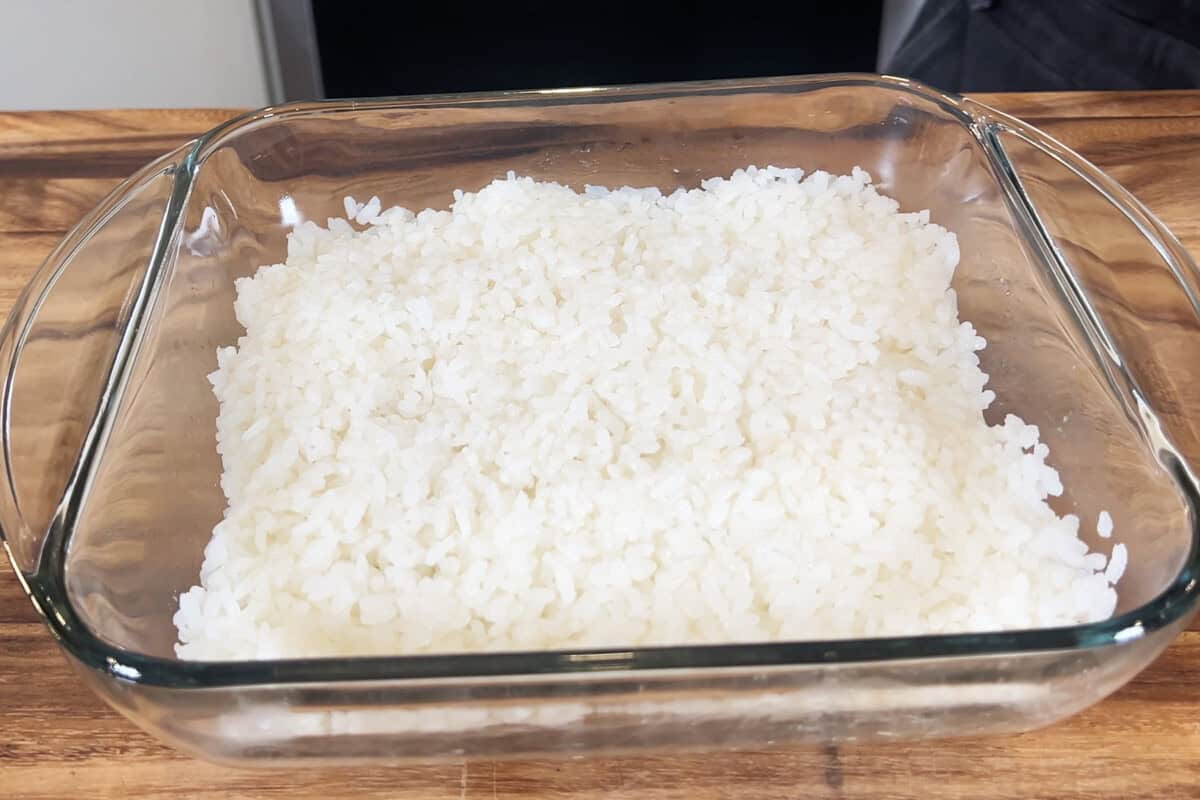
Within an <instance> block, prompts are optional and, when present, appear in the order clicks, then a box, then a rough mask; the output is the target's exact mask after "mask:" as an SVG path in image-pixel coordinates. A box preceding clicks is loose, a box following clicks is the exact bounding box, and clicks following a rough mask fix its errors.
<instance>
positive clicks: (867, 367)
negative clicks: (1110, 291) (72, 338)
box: [175, 167, 1126, 659]
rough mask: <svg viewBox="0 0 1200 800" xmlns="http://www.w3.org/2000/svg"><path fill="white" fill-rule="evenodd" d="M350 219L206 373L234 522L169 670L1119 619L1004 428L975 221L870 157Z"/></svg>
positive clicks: (352, 214) (270, 292) (524, 181)
mask: <svg viewBox="0 0 1200 800" xmlns="http://www.w3.org/2000/svg"><path fill="white" fill-rule="evenodd" d="M346 216H347V218H348V219H350V220H354V221H355V223H357V225H355V224H351V222H350V221H347V219H331V220H329V222H328V224H327V226H326V227H325V228H320V227H317V226H316V225H313V224H311V223H306V224H304V225H302V226H300V227H299V228H297V229H296V230H295V232H294V233H293V234H292V235H291V237H290V239H289V245H288V257H287V261H286V263H283V264H276V265H272V266H265V267H263V268H261V269H260V270H259V271H258V273H257V274H256V275H255V276H254V277H252V278H246V279H242V280H240V281H238V284H237V304H236V311H237V316H238V319H239V320H240V321H241V323H242V324H243V325H244V326H245V328H246V334H245V336H243V337H242V338H241V339H239V341H238V343H237V346H236V347H229V348H224V349H222V350H220V351H219V352H218V354H217V356H218V358H217V361H218V369H217V371H216V372H214V373H213V374H212V376H211V381H212V385H213V389H214V391H215V393H216V396H217V398H218V399H219V401H220V415H219V418H218V420H217V447H218V450H219V452H220V454H221V458H222V461H223V465H224V473H223V475H222V478H221V486H222V488H223V490H224V492H225V494H226V496H227V498H228V503H229V504H228V509H227V511H226V513H225V517H224V519H223V520H222V521H221V522H220V523H219V524H218V525H217V526H216V528H215V529H214V531H213V538H212V542H211V543H210V544H209V546H208V548H207V550H206V551H205V559H204V565H203V567H202V569H201V574H200V585H199V586H196V587H194V588H192V589H191V590H190V591H188V592H186V593H185V594H183V595H182V596H181V597H180V600H179V611H178V613H177V614H176V616H175V623H176V625H177V626H178V629H179V641H180V644H179V646H178V653H179V655H180V656H181V657H183V658H190V659H251V658H278V657H294V656H332V655H343V654H368V653H375V654H384V653H421V652H447V651H465V650H510V649H531V648H555V647H589V646H633V645H644V644H674V643H685V642H734V641H738V642H746V641H759V640H771V639H824V638H839V637H859V636H885V635H904V634H917V633H933V632H951V631H981V630H998V629H1015V628H1031V627H1043V626H1054V625H1065V624H1072V623H1081V622H1089V621H1094V620H1099V619H1102V618H1105V617H1107V616H1109V615H1111V613H1112V612H1113V609H1114V606H1115V604H1116V592H1115V590H1114V589H1113V587H1112V584H1113V583H1115V582H1116V580H1117V579H1118V578H1119V577H1120V573H1121V572H1122V571H1123V569H1124V566H1125V562H1126V552H1125V548H1124V547H1123V546H1122V545H1117V546H1116V547H1115V548H1114V549H1113V558H1112V564H1108V565H1107V571H1106V562H1107V559H1106V558H1105V557H1104V555H1102V554H1099V553H1089V552H1088V547H1087V545H1086V544H1084V542H1083V541H1081V540H1080V538H1079V536H1078V533H1079V520H1078V518H1077V517H1075V516H1074V515H1067V516H1063V517H1060V516H1058V515H1056V514H1055V513H1054V511H1053V510H1051V508H1050V507H1049V505H1047V503H1046V498H1047V496H1050V495H1058V494H1059V493H1061V491H1062V484H1061V483H1060V481H1059V477H1058V474H1057V473H1056V471H1055V470H1054V469H1053V468H1051V467H1050V466H1048V465H1047V464H1046V458H1047V456H1048V454H1049V450H1048V448H1047V446H1046V445H1045V444H1041V443H1039V440H1038V436H1039V434H1038V429H1037V428H1036V427H1033V426H1030V425H1026V424H1024V423H1023V422H1022V421H1021V420H1020V419H1018V418H1017V417H1014V416H1009V417H1007V418H1006V419H1005V421H1004V423H1003V424H1001V425H996V426H993V427H989V426H988V425H987V424H986V423H985V421H984V418H983V413H982V412H983V409H984V408H986V407H987V406H988V404H989V403H990V402H991V401H992V399H993V394H992V392H990V391H988V390H985V388H984V386H985V384H986V381H987V376H986V375H985V374H984V373H983V372H982V371H981V370H980V368H979V361H978V358H977V356H976V352H977V351H979V350H980V349H982V348H983V347H984V344H985V342H984V340H983V339H982V338H981V337H979V336H978V335H977V334H976V332H975V330H974V329H973V328H972V326H971V325H970V324H969V323H965V322H960V321H959V319H958V312H957V305H956V299H955V294H954V292H953V291H952V290H951V289H950V288H949V286H950V279H951V276H952V275H953V272H954V268H955V266H956V264H957V262H958V245H957V242H956V240H955V237H954V235H953V234H951V233H949V232H948V231H946V230H945V229H943V228H940V227H938V226H937V225H934V224H931V223H930V222H929V221H928V214H927V213H926V212H921V213H909V214H902V213H900V212H899V210H898V206H897V204H896V203H895V202H894V201H893V200H891V199H889V198H887V197H884V196H881V195H880V194H878V193H877V192H876V191H875V189H874V188H873V187H872V186H871V185H870V179H869V177H868V176H867V175H866V174H865V173H864V172H862V171H860V170H855V171H854V173H853V175H850V176H843V177H834V176H831V175H828V174H826V173H822V172H817V173H814V174H812V175H810V176H808V177H807V178H804V179H802V175H801V172H800V171H799V170H788V169H776V168H767V169H761V170H760V169H755V168H753V167H751V168H748V169H746V170H738V171H737V172H735V173H734V174H733V175H732V177H730V178H728V179H721V178H714V179H711V180H708V181H705V182H704V183H703V184H702V187H701V188H699V189H695V190H691V191H682V190H680V191H676V192H675V193H673V194H670V195H667V196H664V195H663V194H661V193H660V192H659V191H658V190H656V189H630V188H625V189H620V190H618V191H611V192H610V191H608V190H606V189H602V188H596V187H589V188H588V189H587V190H586V191H585V192H584V193H583V194H579V193H576V192H574V191H572V190H571V189H569V188H566V187H563V186H559V185H557V184H552V183H538V182H535V181H533V180H531V179H528V178H516V177H514V176H512V175H510V176H509V177H508V179H506V180H499V181H496V182H494V183H492V184H491V185H489V186H487V187H486V188H484V189H483V190H481V191H479V192H478V193H464V192H455V193H454V203H453V205H452V208H451V210H450V211H433V210H425V211H422V212H421V213H419V214H416V215H414V214H412V213H410V212H409V211H406V210H404V209H399V208H393V209H389V210H382V209H381V206H380V203H379V201H378V199H377V198H372V199H371V201H370V202H368V203H366V204H362V203H358V202H355V201H354V200H353V199H352V198H347V201H346ZM361 225H368V226H369V227H367V228H366V229H365V230H360V229H359V228H358V227H357V226H361ZM1108 525H1111V519H1109V520H1108V523H1105V522H1104V521H1103V519H1102V521H1101V523H1100V526H1101V527H1102V528H1103V527H1107V526H1108ZM1110 533H1111V531H1110Z"/></svg>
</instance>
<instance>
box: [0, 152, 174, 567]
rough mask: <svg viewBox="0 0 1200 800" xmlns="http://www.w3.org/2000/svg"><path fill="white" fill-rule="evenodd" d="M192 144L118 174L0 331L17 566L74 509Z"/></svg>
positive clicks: (1, 503)
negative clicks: (70, 500) (71, 496)
mask: <svg viewBox="0 0 1200 800" xmlns="http://www.w3.org/2000/svg"><path fill="white" fill-rule="evenodd" d="M190 148H191V144H190V143H189V144H187V145H184V146H183V147H180V148H179V149H177V150H175V151H173V152H171V153H169V154H167V155H165V156H163V157H162V158H159V159H158V160H156V161H154V162H152V163H151V164H149V165H147V166H146V167H143V168H142V169H141V170H139V171H138V172H137V173H135V174H134V175H133V176H132V177H130V178H129V179H127V180H126V181H124V182H123V183H121V184H120V185H119V186H117V188H116V189H114V190H113V191H112V192H111V193H110V194H109V195H108V196H107V197H106V198H105V199H104V200H103V201H101V203H100V204H99V205H98V206H97V207H96V208H95V209H94V210H93V211H92V212H91V213H89V214H88V215H87V216H86V217H85V218H84V219H83V220H81V221H80V222H79V223H78V224H77V225H76V226H75V227H74V228H73V229H72V230H71V231H70V232H69V233H68V234H67V235H66V236H65V237H64V238H63V240H62V241H61V242H60V243H59V244H58V246H57V247H56V248H55V249H54V250H53V251H52V252H51V253H50V255H49V256H47V258H46V260H45V261H44V262H43V263H42V266H41V267H40V269H39V270H38V272H37V273H36V275H35V276H34V278H33V280H32V281H31V282H30V284H29V285H28V286H27V287H26V288H25V289H24V291H23V292H22V293H21V295H20V296H19V297H18V298H17V301H16V303H15V305H14V306H13V309H12V311H11V312H10V313H9V316H8V319H7V321H6V322H5V324H4V327H3V330H2V331H0V367H2V368H3V370H4V385H3V393H2V395H0V459H2V460H3V467H4V470H3V474H2V475H0V537H2V538H3V541H4V546H5V549H6V550H7V551H8V554H9V558H10V560H11V561H12V563H13V566H14V568H15V569H16V570H17V572H18V574H21V573H24V574H26V575H30V574H33V573H35V572H36V571H37V570H38V565H39V561H40V558H41V552H42V550H43V543H44V542H45V540H46V538H47V534H48V532H49V531H50V529H51V527H52V523H53V521H54V520H55V518H56V517H57V516H58V515H59V514H60V513H61V512H63V511H64V510H65V506H66V505H67V503H66V502H65V501H66V499H67V495H68V492H67V491H66V490H67V488H68V487H69V486H72V485H73V484H74V483H75V482H76V480H77V477H78V475H79V474H81V473H80V471H79V465H80V462H81V460H82V459H81V456H83V455H84V454H85V452H86V451H88V450H92V449H94V448H93V447H92V446H91V445H92V444H94V441H91V440H94V439H96V438H97V437H100V436H102V433H103V432H102V428H103V426H102V425H98V424H97V423H98V421H100V420H101V419H102V417H103V415H104V413H105V410H106V408H107V407H108V406H109V405H111V404H112V402H113V399H114V391H113V389H114V387H115V386H116V384H117V382H118V379H119V374H118V373H119V372H120V370H115V369H114V367H116V366H118V365H119V364H120V363H122V362H125V361H126V359H124V353H123V351H124V350H127V349H128V348H129V347H130V346H131V342H132V339H133V337H132V336H130V335H128V334H129V333H130V330H129V327H130V320H131V319H132V318H133V312H134V309H135V308H137V306H138V304H139V303H142V304H144V303H146V302H147V301H148V299H149V293H150V291H151V290H152V289H153V286H152V284H153V283H154V281H152V280H148V275H149V270H148V266H149V265H150V264H151V262H152V260H155V261H156V262H160V261H162V259H161V258H160V256H161V254H162V252H161V251H162V248H164V247H166V246H167V242H166V240H167V239H168V238H169V233H170V232H169V231H166V230H164V221H165V220H167V219H169V218H170V216H169V215H168V214H167V211H168V210H169V208H170V206H171V205H172V204H173V203H178V202H179V201H180V199H181V198H177V197H175V196H174V195H175V193H176V186H177V182H176V180H175V175H176V172H177V171H178V167H179V165H180V164H182V163H183V161H184V158H185V155H186V153H187V152H188V151H189V149H190Z"/></svg>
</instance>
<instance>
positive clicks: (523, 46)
mask: <svg viewBox="0 0 1200 800" xmlns="http://www.w3.org/2000/svg"><path fill="white" fill-rule="evenodd" d="M881 5H882V2H881V0H874V2H856V1H854V0H847V2H844V3H826V2H820V3H816V2H806V1H805V0H793V2H790V3H788V2H784V3H782V4H780V5H779V6H778V7H776V8H773V9H772V10H771V12H770V13H763V14H754V13H743V10H744V9H745V6H742V5H739V4H738V3H736V2H725V3H715V2H663V3H652V2H647V3H645V4H644V5H642V6H632V5H619V4H607V5H606V4H570V3H561V2H560V3H540V4H505V3H495V4H493V5H490V6H486V7H484V8H482V9H480V8H468V7H467V6H466V5H465V4H459V3H443V4H440V5H439V4H436V3H433V4H431V3H428V2H422V3H408V2H404V3H383V2H375V3H370V2H364V3H351V2H336V0H313V15H314V18H315V21H316V27H317V43H318V48H319V50H320V59H321V69H322V73H323V77H324V81H325V94H326V95H327V96H329V97H367V96H378V95H403V94H431V93H439V92H463V91H495V90H504V89H542V88H553V87H563V86H596V85H612V84H625V83H646V82H653V81H675V80H696V79H704V78H737V77H759V76H766V75H794V74H803V73H816V72H843V71H852V72H874V71H875V58H876V51H877V48H878V41H879V23H880V13H881Z"/></svg>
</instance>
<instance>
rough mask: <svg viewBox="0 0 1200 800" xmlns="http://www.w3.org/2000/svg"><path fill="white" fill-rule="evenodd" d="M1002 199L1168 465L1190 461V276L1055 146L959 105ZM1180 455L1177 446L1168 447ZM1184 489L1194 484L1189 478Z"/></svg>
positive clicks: (1098, 179)
mask: <svg viewBox="0 0 1200 800" xmlns="http://www.w3.org/2000/svg"><path fill="white" fill-rule="evenodd" d="M966 104H967V105H968V107H969V108H970V109H971V111H972V113H973V115H974V117H975V119H976V125H975V133H976V135H977V137H978V138H979V140H980V142H981V143H982V145H983V146H984V148H985V149H986V150H987V151H988V153H989V155H990V156H991V160H992V163H993V165H994V167H995V169H996V170H997V172H998V178H999V179H1000V182H1001V185H1002V188H1003V190H1004V191H1005V193H1006V200H1007V202H1008V205H1009V208H1010V210H1011V211H1012V213H1013V215H1014V217H1015V219H1016V222H1017V224H1018V225H1019V226H1021V227H1023V228H1025V229H1026V233H1027V234H1028V236H1027V238H1028V240H1029V241H1033V242H1037V243H1038V244H1039V245H1040V250H1041V252H1040V253H1037V254H1036V255H1037V256H1038V257H1040V259H1041V260H1042V261H1043V262H1044V263H1045V264H1046V265H1047V267H1048V269H1049V271H1050V273H1051V276H1052V278H1053V280H1054V281H1055V282H1056V283H1057V285H1058V289H1059V291H1060V292H1062V294H1063V295H1064V296H1065V297H1066V299H1067V301H1068V302H1069V303H1071V304H1072V306H1074V308H1075V310H1076V312H1077V314H1078V316H1079V317H1080V319H1082V320H1083V321H1084V323H1085V327H1087V328H1088V330H1087V334H1088V338H1089V339H1090V341H1091V343H1092V346H1093V347H1094V348H1095V349H1096V350H1097V351H1098V355H1099V356H1100V360H1101V362H1102V363H1103V364H1104V366H1105V370H1106V372H1107V378H1108V380H1109V381H1110V382H1111V383H1112V385H1113V387H1114V388H1115V389H1117V391H1118V392H1119V394H1120V395H1121V396H1122V397H1123V398H1124V399H1125V402H1126V405H1127V409H1126V410H1127V412H1128V413H1129V415H1130V416H1131V417H1132V418H1133V420H1134V422H1135V423H1136V424H1137V425H1138V426H1139V427H1140V428H1141V429H1142V431H1143V433H1144V434H1145V435H1146V436H1147V437H1149V438H1150V440H1151V441H1152V442H1153V443H1154V444H1155V446H1156V447H1157V449H1158V452H1159V456H1160V459H1161V460H1162V461H1163V463H1164V466H1166V467H1167V468H1168V469H1172V470H1174V469H1183V470H1187V471H1190V467H1189V466H1188V463H1189V461H1190V463H1192V464H1195V463H1197V462H1196V460H1195V459H1196V458H1197V457H1200V428H1198V427H1197V426H1198V425H1200V373H1196V372H1192V368H1191V365H1192V364H1193V363H1195V361H1196V354H1197V353H1200V272H1198V271H1197V268H1196V264H1195V262H1194V261H1193V259H1192V257H1191V256H1190V255H1189V254H1188V252H1187V251H1186V250H1185V249H1184V247H1183V245H1181V244H1180V243H1179V240H1178V239H1176V238H1175V236H1174V235H1173V234H1172V233H1171V232H1170V231H1169V230H1167V228H1166V227H1165V226H1164V225H1163V224H1162V222H1160V221H1159V220H1158V218H1157V217H1155V215H1154V214H1153V213H1151V212H1150V211H1149V210H1148V209H1147V208H1146V206H1145V205H1143V204H1142V202H1141V201H1139V200H1138V199H1137V198H1136V197H1134V196H1133V195H1132V194H1131V193H1130V192H1129V191H1128V190H1126V189H1125V188H1124V187H1122V186H1121V185H1119V184H1118V183H1117V182H1116V181H1114V180H1113V179H1112V178H1110V177H1109V176H1108V175H1106V174H1104V173H1103V172H1102V171H1101V170H1100V169H1099V168H1097V167H1096V166H1095V165H1093V164H1092V163H1090V162H1089V161H1087V160H1086V159H1085V158H1083V157H1082V156H1080V155H1079V154H1078V153H1076V152H1074V151H1073V150H1071V149H1070V148H1068V147H1067V146H1065V145H1063V144H1062V143H1061V142H1058V141H1057V140H1055V139H1053V138H1052V137H1050V136H1047V135H1046V134H1044V133H1042V132H1041V131H1038V130H1036V129H1034V128H1031V127H1030V126H1028V125H1026V124H1025V123H1023V122H1021V121H1020V120H1017V119H1015V118H1013V117H1010V116H1008V115H1007V114H1003V113H1001V112H999V111H996V110H994V109H992V108H990V107H988V106H985V105H982V104H980V103H976V102H974V101H970V100H968V101H966ZM1177 448H1178V449H1177ZM1191 483H1194V481H1191Z"/></svg>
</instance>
